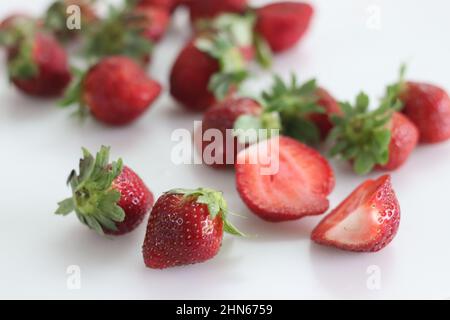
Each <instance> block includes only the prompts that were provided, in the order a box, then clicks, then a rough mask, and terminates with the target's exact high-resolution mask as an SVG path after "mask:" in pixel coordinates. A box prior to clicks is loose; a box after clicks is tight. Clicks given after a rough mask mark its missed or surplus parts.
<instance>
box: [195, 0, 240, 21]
mask: <svg viewBox="0 0 450 320" xmlns="http://www.w3.org/2000/svg"><path fill="white" fill-rule="evenodd" d="M187 5H188V7H189V10H190V14H191V21H192V22H195V21H198V20H200V19H211V18H214V17H216V16H218V15H220V14H222V13H243V12H244V11H245V10H246V9H247V6H248V0H221V1H211V0H189V1H188V2H187Z"/></svg>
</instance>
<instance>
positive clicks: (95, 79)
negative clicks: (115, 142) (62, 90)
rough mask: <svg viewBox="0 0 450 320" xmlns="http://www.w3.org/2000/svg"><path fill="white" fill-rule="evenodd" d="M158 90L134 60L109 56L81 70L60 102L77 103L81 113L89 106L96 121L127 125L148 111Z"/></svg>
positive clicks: (158, 92)
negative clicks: (85, 69)
mask: <svg viewBox="0 0 450 320" xmlns="http://www.w3.org/2000/svg"><path fill="white" fill-rule="evenodd" d="M161 90H162V89H161V85H160V84H159V83H157V82H156V81H154V80H152V79H150V78H149V77H148V76H147V74H146V73H145V72H144V71H143V70H142V69H141V68H140V66H139V65H138V64H137V63H135V62H134V61H133V60H131V59H129V58H127V57H123V56H112V57H108V58H104V59H102V60H101V61H100V62H98V63H97V64H95V65H94V66H93V67H91V68H90V69H89V70H88V71H87V72H86V74H84V75H83V74H80V75H79V77H78V79H77V80H76V81H74V82H73V84H72V86H71V88H70V89H69V90H68V91H67V92H66V97H65V99H64V100H63V101H62V102H61V103H62V105H63V106H69V105H71V104H73V103H79V105H80V110H79V112H80V115H85V114H86V111H87V110H89V111H90V113H91V114H92V115H93V116H94V117H95V118H96V119H97V120H98V121H101V122H103V123H106V124H109V125H126V124H129V123H131V122H133V121H135V120H136V119H137V118H138V117H140V116H141V115H142V114H143V113H144V112H145V111H147V109H148V108H149V107H150V106H151V105H152V104H153V103H154V101H155V100H156V99H157V98H158V96H159V95H160V93H161Z"/></svg>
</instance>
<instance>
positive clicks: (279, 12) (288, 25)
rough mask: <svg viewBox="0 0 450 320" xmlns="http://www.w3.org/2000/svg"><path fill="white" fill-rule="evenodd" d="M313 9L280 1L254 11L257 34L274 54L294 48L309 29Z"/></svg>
mask: <svg viewBox="0 0 450 320" xmlns="http://www.w3.org/2000/svg"><path fill="white" fill-rule="evenodd" d="M313 13H314V9H313V7H312V6H311V5H309V4H307V3H302V2H293V1H280V2H276V3H271V4H268V5H266V6H264V7H262V8H259V9H257V10H256V16H257V22H256V28H255V30H256V32H258V33H259V34H260V35H261V36H262V37H263V38H264V39H265V40H266V41H267V43H268V44H269V46H270V47H271V49H272V50H273V51H274V52H280V51H284V50H287V49H290V48H292V47H294V46H295V45H296V44H297V43H298V42H299V41H300V39H301V38H302V37H303V35H304V34H305V33H306V31H307V30H308V28H309V25H310V23H311V19H312V16H313Z"/></svg>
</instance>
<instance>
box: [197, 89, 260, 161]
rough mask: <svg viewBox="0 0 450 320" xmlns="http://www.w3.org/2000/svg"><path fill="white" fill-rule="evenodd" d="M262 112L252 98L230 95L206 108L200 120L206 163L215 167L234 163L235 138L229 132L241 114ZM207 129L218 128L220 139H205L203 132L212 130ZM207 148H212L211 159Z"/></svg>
mask: <svg viewBox="0 0 450 320" xmlns="http://www.w3.org/2000/svg"><path fill="white" fill-rule="evenodd" d="M261 112H262V107H261V105H260V104H259V103H258V102H256V101H255V100H253V99H249V98H235V97H231V98H228V99H226V100H224V101H223V102H221V103H219V104H217V105H215V106H214V107H212V108H210V109H208V110H207V111H206V112H205V114H204V115H203V122H202V131H203V134H202V137H203V139H202V144H201V149H202V155H203V160H204V162H205V163H206V164H208V165H212V166H213V167H216V168H223V167H226V166H227V165H234V163H235V158H236V155H237V152H238V141H237V138H235V137H233V136H232V135H231V134H230V132H231V131H232V130H233V128H234V125H235V122H236V120H237V119H238V118H239V117H240V116H242V115H250V116H259V115H260V114H261ZM209 130H218V133H220V134H221V138H222V139H220V141H216V140H215V139H214V140H213V141H210V140H208V141H205V140H207V139H206V137H205V134H207V133H208V132H211V133H216V132H212V131H209ZM209 148H213V149H214V150H213V152H211V155H210V156H211V159H209V157H208V155H207V154H206V153H207V152H208V149H209ZM227 150H231V151H233V154H227Z"/></svg>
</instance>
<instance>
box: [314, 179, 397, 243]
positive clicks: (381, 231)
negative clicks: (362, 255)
mask: <svg viewBox="0 0 450 320" xmlns="http://www.w3.org/2000/svg"><path fill="white" fill-rule="evenodd" d="M399 225H400V205H399V202H398V200H397V197H396V195H395V192H394V190H393V189H392V185H391V179H390V176H388V175H385V176H382V177H381V178H379V179H377V180H368V181H366V182H364V183H363V184H362V185H360V186H359V187H358V188H357V189H356V190H355V191H354V192H353V193H352V194H351V195H350V196H349V197H348V198H347V199H345V201H343V202H342V203H341V204H340V205H339V206H338V207H337V208H336V209H334V210H333V211H332V212H331V213H330V214H329V215H328V216H326V217H325V218H324V219H323V220H322V221H321V222H320V223H319V225H318V226H317V227H316V228H315V229H314V231H313V232H312V235H311V239H312V240H313V241H315V242H316V243H318V244H322V245H326V246H332V247H336V248H339V249H343V250H349V251H359V252H376V251H379V250H381V249H383V248H384V247H386V246H387V245H388V244H389V243H390V242H391V241H392V240H393V239H394V237H395V235H396V234H397V231H398V228H399Z"/></svg>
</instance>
